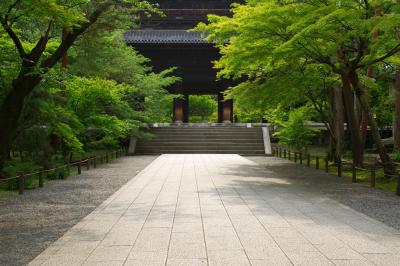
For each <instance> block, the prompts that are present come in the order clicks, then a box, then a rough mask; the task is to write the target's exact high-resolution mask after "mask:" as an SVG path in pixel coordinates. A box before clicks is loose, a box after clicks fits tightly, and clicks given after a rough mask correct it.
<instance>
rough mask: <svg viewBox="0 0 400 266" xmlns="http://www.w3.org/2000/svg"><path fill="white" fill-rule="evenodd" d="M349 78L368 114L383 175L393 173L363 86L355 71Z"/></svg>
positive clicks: (393, 166)
mask: <svg viewBox="0 0 400 266" xmlns="http://www.w3.org/2000/svg"><path fill="white" fill-rule="evenodd" d="M350 79H351V83H352V85H353V88H354V90H355V91H356V92H357V95H358V99H359V100H360V104H361V107H362V109H363V111H364V112H365V113H366V114H367V116H368V120H369V124H370V127H371V133H372V137H373V139H374V142H375V145H376V148H377V150H378V153H379V157H380V158H381V161H382V165H383V167H384V172H385V175H386V176H389V175H395V174H396V167H395V165H394V163H393V162H392V160H391V159H390V156H389V155H388V153H387V152H386V150H385V147H384V146H383V143H382V139H381V135H380V133H379V127H378V124H377V123H376V120H375V118H374V117H373V115H372V112H371V108H370V106H369V99H368V96H367V94H366V93H365V90H364V87H363V86H362V85H361V84H360V82H359V80H358V75H357V73H355V72H352V73H351V74H350Z"/></svg>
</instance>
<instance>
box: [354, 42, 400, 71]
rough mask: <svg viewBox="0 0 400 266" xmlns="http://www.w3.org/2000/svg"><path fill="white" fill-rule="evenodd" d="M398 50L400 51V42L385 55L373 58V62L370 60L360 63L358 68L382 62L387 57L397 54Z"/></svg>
mask: <svg viewBox="0 0 400 266" xmlns="http://www.w3.org/2000/svg"><path fill="white" fill-rule="evenodd" d="M398 52H400V43H399V44H398V45H396V46H395V47H393V48H392V50H390V51H389V52H388V53H387V54H385V55H383V56H381V57H378V58H376V59H374V60H372V61H371V62H368V63H367V64H361V65H358V67H357V68H363V67H366V66H369V65H373V64H376V63H379V62H382V61H384V60H385V59H387V58H389V57H391V56H393V55H395V54H397V53H398Z"/></svg>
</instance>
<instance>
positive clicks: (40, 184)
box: [38, 167, 43, 187]
mask: <svg viewBox="0 0 400 266" xmlns="http://www.w3.org/2000/svg"><path fill="white" fill-rule="evenodd" d="M38 177H39V187H43V167H40V168H39V171H38Z"/></svg>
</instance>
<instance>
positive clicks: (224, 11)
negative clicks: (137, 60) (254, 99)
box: [125, 0, 238, 123]
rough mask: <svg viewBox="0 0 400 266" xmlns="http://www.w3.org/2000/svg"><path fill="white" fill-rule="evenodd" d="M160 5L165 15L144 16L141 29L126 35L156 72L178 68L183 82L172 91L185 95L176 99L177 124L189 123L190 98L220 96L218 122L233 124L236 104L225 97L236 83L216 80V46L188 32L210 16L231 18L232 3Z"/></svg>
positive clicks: (176, 0) (169, 0)
mask: <svg viewBox="0 0 400 266" xmlns="http://www.w3.org/2000/svg"><path fill="white" fill-rule="evenodd" d="M153 2H159V5H160V9H161V10H162V11H163V13H164V14H165V16H153V17H151V18H147V17H145V16H144V17H143V18H142V19H141V28H140V30H130V31H128V32H126V34H125V40H126V42H127V43H128V44H130V45H132V46H133V47H135V49H136V50H137V51H139V52H140V53H141V54H143V55H144V56H145V57H147V58H149V59H150V60H151V63H152V66H153V68H154V70H155V71H162V70H164V69H167V68H170V67H176V72H175V73H176V75H177V76H179V77H181V78H182V81H181V82H179V83H178V84H176V85H174V86H173V87H171V88H169V91H170V92H171V93H174V94H180V95H183V97H178V98H176V99H175V100H174V104H173V117H174V122H183V123H187V122H189V108H190V104H189V101H188V99H189V95H201V94H208V95H218V122H219V123H223V122H225V123H227V122H228V123H229V122H233V101H232V100H225V99H224V96H223V92H224V90H226V89H227V88H228V87H229V86H231V85H232V84H231V83H230V82H228V81H227V80H218V81H217V80H216V70H214V69H213V66H212V62H213V61H215V60H217V59H218V58H219V56H220V55H219V51H218V49H217V48H215V47H214V44H213V43H210V42H207V41H205V40H203V39H202V38H201V36H200V34H199V33H197V32H188V31H187V30H188V29H191V28H193V27H194V26H196V25H197V24H198V23H199V22H205V21H207V15H208V14H218V15H227V16H229V15H230V11H229V7H230V4H232V3H233V2H238V1H230V0H163V1H156V0H155V1H153Z"/></svg>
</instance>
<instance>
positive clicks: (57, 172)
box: [54, 166, 60, 179]
mask: <svg viewBox="0 0 400 266" xmlns="http://www.w3.org/2000/svg"><path fill="white" fill-rule="evenodd" d="M54 177H55V179H60V168H59V167H58V166H56V169H54Z"/></svg>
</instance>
